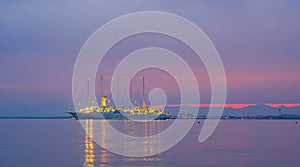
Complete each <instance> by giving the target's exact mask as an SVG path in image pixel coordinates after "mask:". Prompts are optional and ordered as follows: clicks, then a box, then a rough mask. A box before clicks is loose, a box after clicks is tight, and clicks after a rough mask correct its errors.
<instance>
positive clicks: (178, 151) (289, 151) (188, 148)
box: [0, 119, 300, 167]
mask: <svg viewBox="0 0 300 167" xmlns="http://www.w3.org/2000/svg"><path fill="white" fill-rule="evenodd" d="M95 121H96V120H94V121H90V120H89V121H86V122H84V129H83V128H82V126H81V124H80V123H79V122H78V121H77V120H30V119H25V120H23V119H18V120H11V119H10V120H6V119H2V120H1V119H0V127H1V128H0V135H1V136H0V167H8V166H13V167H23V166H30V167H40V166H43V167H53V166H59V167H60V166H63V167H74V166H85V167H109V166H130V167H141V166H144V167H145V166H167V167H182V166H192V167H193V166H196V167H198V166H225V167H227V166H228V167H231V166H246V167H248V166H249V167H252V166H272V167H273V166H292V167H299V166H300V156H299V155H300V149H299V148H300V142H299V141H300V123H299V120H222V121H221V122H220V124H219V125H218V127H217V129H216V131H215V132H214V133H213V135H212V136H211V137H210V138H209V139H208V140H207V141H206V142H204V143H201V144H199V143H198V136H199V132H200V130H201V128H202V124H203V120H197V122H195V124H194V126H193V128H192V129H191V131H190V132H189V133H188V134H187V136H186V137H185V138H184V139H183V140H182V141H181V142H180V143H178V144H177V145H176V146H174V147H173V148H171V149H170V150H168V151H166V152H163V153H162V154H159V155H157V156H152V157H147V158H130V157H123V156H119V155H116V154H114V153H111V152H109V151H107V150H105V149H103V148H101V147H100V146H99V145H97V144H95V142H93V141H92V137H95V133H97V132H98V130H96V128H95V127H96V126H97V125H98V123H96V124H95ZM96 122H97V121H96ZM198 122H201V123H198ZM296 122H297V123H296ZM100 123H101V121H100V122H99V124H100ZM102 123H104V122H102ZM170 123H171V121H170V120H166V121H153V122H152V123H148V124H145V125H143V124H139V126H138V125H137V124H136V125H135V124H131V123H129V122H126V121H111V124H114V126H117V127H118V128H119V129H123V130H128V131H131V132H130V133H132V134H134V133H136V132H140V133H142V134H143V135H145V134H146V136H147V135H149V134H151V133H152V132H150V131H153V133H154V131H156V130H157V131H159V130H163V129H164V128H165V127H167V126H168V125H169V124H170ZM160 128H161V129H160ZM132 129H134V130H132ZM151 129H153V130H151ZM84 130H86V131H84ZM145 130H147V131H148V132H145ZM100 133H101V134H100V135H103V138H104V136H106V137H105V138H107V140H109V139H110V138H109V132H108V131H104V130H103V131H100ZM153 133H152V134H153ZM142 134H139V135H140V136H143V135H142ZM107 140H104V139H103V141H102V142H106V141H107ZM145 144H147V143H145ZM149 145H151V144H149Z"/></svg>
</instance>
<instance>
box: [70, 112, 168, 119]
mask: <svg viewBox="0 0 300 167" xmlns="http://www.w3.org/2000/svg"><path fill="white" fill-rule="evenodd" d="M67 113H69V114H71V115H72V116H73V117H74V118H75V119H77V120H78V119H108V120H128V119H131V120H165V119H169V118H170V116H169V115H167V114H143V113H141V114H131V113H128V112H122V111H114V112H92V113H79V112H70V111H69V112H67Z"/></svg>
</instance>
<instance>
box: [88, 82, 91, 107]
mask: <svg viewBox="0 0 300 167" xmlns="http://www.w3.org/2000/svg"><path fill="white" fill-rule="evenodd" d="M87 96H88V107H90V101H91V97H90V77H88V79H87Z"/></svg>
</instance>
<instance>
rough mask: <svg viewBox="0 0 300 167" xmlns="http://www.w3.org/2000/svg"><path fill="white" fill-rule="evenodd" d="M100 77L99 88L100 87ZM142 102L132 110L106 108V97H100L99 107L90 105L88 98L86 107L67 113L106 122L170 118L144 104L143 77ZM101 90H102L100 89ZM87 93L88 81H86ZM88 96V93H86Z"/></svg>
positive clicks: (161, 110) (162, 111)
mask: <svg viewBox="0 0 300 167" xmlns="http://www.w3.org/2000/svg"><path fill="white" fill-rule="evenodd" d="M102 79H103V77H102V76H101V86H102ZM142 84H143V85H142V87H143V100H142V106H141V107H140V106H135V107H133V108H126V107H121V108H117V107H112V106H108V105H107V104H108V102H109V101H110V100H109V99H108V97H107V96H102V97H101V105H100V106H95V105H90V98H89V96H88V98H89V99H88V106H87V107H84V108H80V109H79V110H78V111H67V113H68V114H71V115H72V117H73V118H75V119H77V120H80V119H107V120H166V119H169V118H171V115H170V113H169V112H166V111H164V110H163V109H160V108H157V107H149V106H147V104H146V102H145V80H144V77H143V82H142ZM101 90H102V88H101ZM88 92H89V79H88ZM88 94H89V93H88Z"/></svg>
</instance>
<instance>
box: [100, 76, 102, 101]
mask: <svg viewBox="0 0 300 167" xmlns="http://www.w3.org/2000/svg"><path fill="white" fill-rule="evenodd" d="M102 93H103V74H102V75H101V77H100V97H102Z"/></svg>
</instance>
